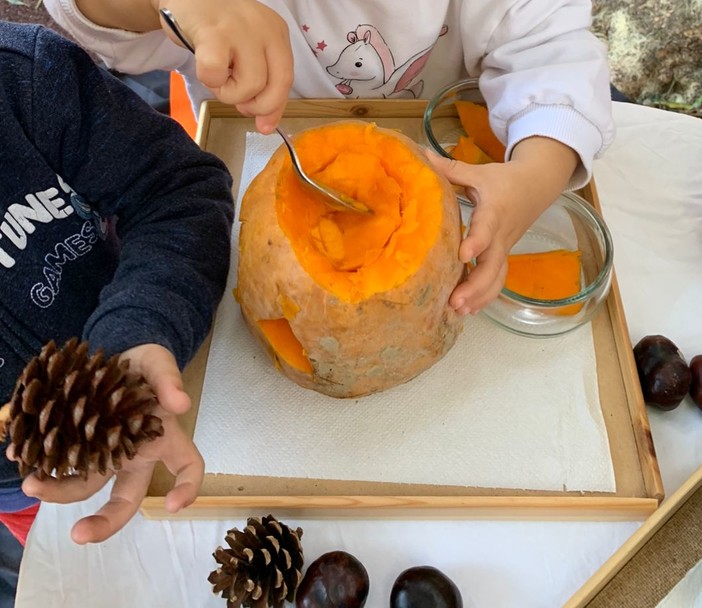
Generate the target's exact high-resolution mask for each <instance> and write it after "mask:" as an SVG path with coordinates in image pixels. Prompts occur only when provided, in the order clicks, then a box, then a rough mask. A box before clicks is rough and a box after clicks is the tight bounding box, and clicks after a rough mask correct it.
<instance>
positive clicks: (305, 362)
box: [258, 319, 313, 374]
mask: <svg viewBox="0 0 702 608" xmlns="http://www.w3.org/2000/svg"><path fill="white" fill-rule="evenodd" d="M258 327H259V329H260V330H261V332H262V333H263V335H264V336H265V337H266V340H268V343H269V344H270V346H271V348H272V349H273V352H274V353H275V356H276V357H280V358H281V359H282V360H283V361H285V363H287V364H288V365H289V366H290V367H292V368H294V369H296V370H298V371H301V372H304V373H306V374H311V373H312V371H313V368H312V364H311V363H310V360H309V359H308V358H307V356H306V354H305V349H304V348H303V347H302V344H300V341H299V340H298V339H297V337H296V336H295V334H294V333H293V330H292V328H291V327H290V323H288V321H287V319H260V320H259V321H258Z"/></svg>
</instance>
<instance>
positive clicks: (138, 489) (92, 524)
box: [71, 462, 153, 545]
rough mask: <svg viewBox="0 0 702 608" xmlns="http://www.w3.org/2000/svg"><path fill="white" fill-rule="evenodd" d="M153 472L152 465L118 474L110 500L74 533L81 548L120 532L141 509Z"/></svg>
mask: <svg viewBox="0 0 702 608" xmlns="http://www.w3.org/2000/svg"><path fill="white" fill-rule="evenodd" d="M152 472H153V463H146V462H145V463H144V466H142V467H138V468H130V469H129V470H124V469H123V470H121V471H120V472H119V473H117V476H116V478H115V484H114V486H113V487H112V492H111V494H110V500H109V501H107V502H106V503H105V504H104V505H103V506H102V507H101V508H100V510H99V511H98V512H97V513H95V515H90V516H89V517H84V518H83V519H81V520H79V521H78V522H77V523H76V524H75V525H74V526H73V529H72V530H71V538H72V539H73V541H74V542H75V543H77V544H79V545H84V544H86V543H99V542H102V541H103V540H106V539H108V538H109V537H110V536H112V535H113V534H114V533H115V532H117V531H119V530H121V529H122V528H123V527H124V526H125V524H126V523H127V522H128V521H129V520H130V519H131V518H132V517H133V516H134V514H135V513H136V512H137V510H138V509H139V505H140V504H141V501H142V499H143V498H144V496H145V495H146V491H147V489H148V487H149V481H150V480H151V474H152Z"/></svg>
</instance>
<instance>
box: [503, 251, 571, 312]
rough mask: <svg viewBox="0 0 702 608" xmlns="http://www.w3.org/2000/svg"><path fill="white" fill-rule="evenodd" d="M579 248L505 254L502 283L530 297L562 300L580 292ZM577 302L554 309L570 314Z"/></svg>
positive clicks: (515, 291) (511, 289)
mask: <svg viewBox="0 0 702 608" xmlns="http://www.w3.org/2000/svg"><path fill="white" fill-rule="evenodd" d="M580 276H581V267H580V251H578V250H574V251H571V250H568V249H554V250H552V251H539V252H536V253H517V254H511V255H509V256H507V277H506V279H505V287H506V288H507V289H509V290H510V291H512V292H514V293H517V294H519V295H520V296H523V297H526V298H531V299H533V300H550V301H553V300H564V299H566V298H571V297H573V296H576V295H577V294H578V293H579V292H580V288H581V282H580ZM581 308H582V305H581V304H571V305H570V306H565V307H562V308H558V309H556V310H555V311H554V313H555V314H558V315H574V314H577V313H578V311H579V310H580V309H581Z"/></svg>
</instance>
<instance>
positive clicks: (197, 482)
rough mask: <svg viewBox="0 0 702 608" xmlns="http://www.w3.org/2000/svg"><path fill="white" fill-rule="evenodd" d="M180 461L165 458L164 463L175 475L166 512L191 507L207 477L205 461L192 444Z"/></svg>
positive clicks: (167, 500) (166, 504) (167, 497)
mask: <svg viewBox="0 0 702 608" xmlns="http://www.w3.org/2000/svg"><path fill="white" fill-rule="evenodd" d="M177 456H178V461H173V460H171V459H169V458H164V460H163V463H164V465H166V467H167V468H168V470H169V471H170V472H171V473H173V474H174V475H175V478H176V479H175V486H174V487H173V489H172V490H171V491H170V492H168V494H167V495H166V503H165V506H166V510H167V511H169V512H170V513H175V512H176V511H180V509H182V508H184V507H187V506H188V505H190V504H191V503H192V502H193V501H194V500H195V499H196V498H197V495H198V492H199V491H200V486H201V485H202V480H203V478H204V476H205V461H204V459H203V458H202V455H201V454H200V452H199V451H198V449H197V448H196V447H195V445H194V444H192V443H191V444H190V445H189V446H188V447H187V448H186V449H184V450H182V451H180V453H179V454H178V455H177Z"/></svg>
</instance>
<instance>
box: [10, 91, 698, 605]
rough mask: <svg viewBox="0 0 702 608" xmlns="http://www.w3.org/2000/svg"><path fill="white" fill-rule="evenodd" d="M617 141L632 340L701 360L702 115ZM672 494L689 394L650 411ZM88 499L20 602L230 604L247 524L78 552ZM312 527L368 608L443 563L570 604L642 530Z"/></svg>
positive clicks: (32, 540) (490, 591)
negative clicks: (415, 570)
mask: <svg viewBox="0 0 702 608" xmlns="http://www.w3.org/2000/svg"><path fill="white" fill-rule="evenodd" d="M615 119H616V123H617V126H618V138H617V140H616V142H615V143H614V145H613V146H612V147H611V148H610V150H609V151H608V152H607V154H606V156H605V158H604V159H602V160H599V161H597V162H596V165H595V178H596V184H597V187H598V190H599V194H600V199H601V203H602V207H603V210H604V215H605V219H606V221H607V223H608V225H609V227H610V230H611V231H612V235H613V238H614V243H615V267H616V270H617V275H618V278H619V283H620V288H621V292H622V298H623V301H624V307H625V311H626V315H627V318H628V322H629V330H630V335H631V339H632V342H633V343H635V342H637V341H638V340H639V339H640V338H641V337H642V336H644V335H646V334H656V333H660V334H664V335H666V336H668V337H670V338H671V339H672V340H674V341H675V342H676V343H677V345H678V346H679V347H680V349H681V350H682V351H683V353H684V354H685V355H686V357H687V358H688V359H690V358H692V356H694V355H696V354H702V120H699V119H695V118H691V117H687V116H682V115H678V114H673V113H668V112H664V111H660V110H654V109H650V108H645V107H641V106H635V105H630V104H619V103H618V104H615ZM650 417H651V425H652V428H653V436H654V442H655V445H656V448H657V452H658V458H659V463H660V467H661V471H662V475H663V481H664V485H665V489H666V493H667V494H670V493H671V492H672V491H673V490H675V489H676V488H677V487H678V486H679V485H680V484H681V483H682V482H683V481H684V480H685V479H686V478H687V477H689V476H690V475H691V474H692V473H693V471H694V470H695V469H696V468H697V467H698V466H699V465H700V464H702V441H701V440H700V438H702V411H700V410H698V409H697V408H695V406H694V405H693V404H692V402H691V400H690V399H689V398H687V399H686V400H685V402H684V403H683V404H682V405H681V406H680V407H679V408H678V409H676V410H674V411H672V412H665V413H664V412H655V411H650ZM103 499H104V495H102V496H96V497H94V498H93V499H91V500H89V501H86V503H83V504H77V505H68V506H55V505H49V504H45V505H43V506H42V508H41V509H40V511H39V516H38V518H37V520H36V523H35V525H34V527H33V529H32V531H31V533H30V537H29V541H28V544H27V549H26V553H25V557H24V562H23V565H22V571H21V574H20V588H19V592H18V598H17V606H18V608H34V607H36V608H39V607H41V608H52V607H59V606H61V607H74V606H75V607H77V606H81V607H82V606H90V607H91V608H122V607H125V606H144V607H149V608H158V607H163V608H200V607H203V608H208V607H212V608H215V607H218V606H224V602H223V600H222V599H220V598H218V597H215V596H213V595H212V593H211V587H210V585H209V583H208V582H207V575H208V574H209V572H210V571H211V570H212V569H213V568H214V560H213V559H212V556H211V554H212V551H213V550H214V548H215V547H216V546H217V545H218V544H221V543H222V542H223V539H224V536H225V534H226V531H227V529H228V528H230V527H234V526H236V527H239V528H241V527H242V526H243V525H244V523H245V522H244V521H243V520H241V519H234V520H232V521H174V522H162V521H147V520H145V519H143V518H142V517H141V516H137V517H135V518H134V520H132V521H131V522H130V523H129V524H128V526H127V527H126V528H125V529H124V530H123V531H122V532H121V533H119V534H118V535H116V536H115V537H114V538H112V539H110V540H108V541H106V542H105V543H103V544H100V545H91V546H86V547H79V546H76V545H74V544H72V542H71V541H70V539H69V530H70V527H71V525H72V524H73V522H74V521H75V520H76V519H78V518H79V517H80V516H82V515H86V514H89V513H92V512H93V511H94V510H95V509H96V507H97V506H99V504H101V501H102V500H103ZM285 521H286V523H288V524H290V525H300V526H301V527H303V528H304V536H303V545H304V548H305V554H306V558H307V562H308V563H309V562H310V561H312V560H313V559H315V558H316V557H318V556H319V555H321V554H322V553H324V552H326V551H331V550H337V549H341V550H345V551H348V552H350V553H352V554H354V555H355V556H356V557H358V558H359V559H360V560H361V561H362V562H363V563H364V565H365V566H366V568H367V570H368V572H369V574H370V578H371V586H370V595H369V598H368V602H367V604H366V606H367V607H368V608H380V607H383V606H387V605H388V602H389V596H390V589H391V587H392V584H393V581H394V580H395V577H396V576H397V575H398V574H399V573H400V572H401V571H402V570H403V569H405V568H407V567H410V566H416V565H432V566H435V567H437V568H439V569H441V570H443V571H444V572H445V573H446V574H447V575H448V576H450V577H451V578H452V579H453V580H454V581H455V582H456V584H457V585H458V587H459V588H460V590H461V593H462V595H463V598H464V605H465V606H466V608H470V607H475V608H508V607H510V608H511V607H515V608H530V607H534V608H537V607H538V608H550V607H558V606H561V605H562V604H563V603H564V602H565V601H566V600H567V599H568V598H569V597H570V596H571V595H572V594H573V593H574V592H575V591H576V590H577V589H578V588H579V587H580V586H581V585H582V584H583V583H584V582H585V581H586V580H587V579H588V578H589V577H590V576H591V575H592V574H593V573H594V572H595V571H596V570H597V568H599V566H600V565H601V564H602V563H603V562H604V561H605V560H606V559H607V558H608V557H609V556H610V555H611V554H612V553H613V552H614V551H615V550H616V549H617V548H618V547H619V546H620V545H621V544H622V543H623V542H624V541H625V540H626V539H627V538H628V537H629V536H630V535H631V534H632V533H633V532H634V531H635V530H636V529H637V528H638V527H639V525H640V522H619V523H611V522H610V523H602V522H575V523H573V522H571V523H566V522H516V521H510V522H497V521H495V522H492V521H446V520H442V521H436V520H434V521H377V520H375V521H374V520H368V521H363V520H352V521H348V520H343V521H339V520H321V519H320V520H307V519H305V520H299V521H295V520H291V519H286V520H285Z"/></svg>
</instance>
